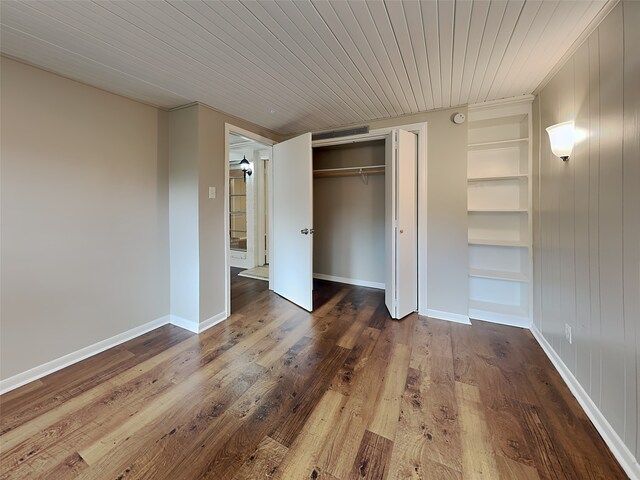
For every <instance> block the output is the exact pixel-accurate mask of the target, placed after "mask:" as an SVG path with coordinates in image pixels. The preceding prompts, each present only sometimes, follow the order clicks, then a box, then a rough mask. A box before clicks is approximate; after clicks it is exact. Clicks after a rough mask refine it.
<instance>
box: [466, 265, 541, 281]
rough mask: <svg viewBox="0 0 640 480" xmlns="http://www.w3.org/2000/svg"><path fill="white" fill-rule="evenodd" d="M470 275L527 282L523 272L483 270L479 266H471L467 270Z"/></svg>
mask: <svg viewBox="0 0 640 480" xmlns="http://www.w3.org/2000/svg"><path fill="white" fill-rule="evenodd" d="M469 276H470V277H480V278H493V279H496V280H512V281H515V282H528V281H529V279H528V278H527V276H526V275H525V274H524V273H520V272H503V271H499V270H483V269H480V268H472V269H470V270H469Z"/></svg>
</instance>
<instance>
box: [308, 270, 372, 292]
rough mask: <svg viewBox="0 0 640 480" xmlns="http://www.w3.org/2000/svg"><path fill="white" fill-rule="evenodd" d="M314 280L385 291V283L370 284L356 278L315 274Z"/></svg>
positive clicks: (367, 281)
mask: <svg viewBox="0 0 640 480" xmlns="http://www.w3.org/2000/svg"><path fill="white" fill-rule="evenodd" d="M313 278H317V279H318V280H327V281H329V282H337V283H346V284H348V285H357V286H359V287H369V288H377V289H378V290H384V283H380V282H370V281H369V280H358V279H356V278H345V277H336V276H335V275H325V274H324V273H314V274H313Z"/></svg>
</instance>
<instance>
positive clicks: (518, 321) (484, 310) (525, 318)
mask: <svg viewBox="0 0 640 480" xmlns="http://www.w3.org/2000/svg"><path fill="white" fill-rule="evenodd" d="M469 317H470V318H471V319H472V320H473V319H476V320H485V321H487V322H496V323H501V324H503V325H513V326H515V327H522V328H529V327H530V326H531V320H529V312H528V311H527V310H526V309H525V308H524V307H521V306H518V305H505V304H502V303H491V302H482V301H480V300H470V301H469Z"/></svg>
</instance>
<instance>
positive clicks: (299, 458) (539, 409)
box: [0, 277, 626, 480]
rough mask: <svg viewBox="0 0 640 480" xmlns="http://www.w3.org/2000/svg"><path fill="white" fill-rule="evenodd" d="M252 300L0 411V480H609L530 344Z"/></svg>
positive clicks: (365, 297) (380, 311)
mask: <svg viewBox="0 0 640 480" xmlns="http://www.w3.org/2000/svg"><path fill="white" fill-rule="evenodd" d="M265 287H266V282H261V281H259V280H251V279H244V278H241V277H239V279H238V277H235V280H234V299H235V300H234V314H233V315H232V316H231V317H230V318H229V319H228V320H227V321H225V322H223V323H221V324H219V325H217V326H215V327H213V328H211V329H209V330H207V331H206V332H204V333H202V334H201V335H200V336H199V337H198V336H197V335H194V334H191V333H189V332H187V331H185V330H182V329H180V328H178V327H174V326H165V327H162V328H159V329H157V330H155V331H153V332H150V333H148V334H146V335H143V336H141V337H139V338H136V339H134V340H132V341H130V342H127V343H125V344H123V345H120V346H119V347H117V348H113V349H111V350H108V351H106V352H103V353H101V354H99V355H96V356H95V357H92V358H90V359H88V360H85V361H83V362H81V363H78V364H76V365H73V366H71V367H69V368H66V369H64V370H62V371H60V372H57V373H55V374H52V375H49V376H48V377H45V378H43V379H41V380H38V381H36V382H33V383H32V384H29V385H26V386H24V387H22V388H20V389H17V390H14V391H13V392H10V393H8V394H5V395H4V396H2V398H1V399H0V402H1V403H0V406H1V411H2V418H1V429H0V432H1V437H0V442H1V446H2V453H1V457H0V472H1V478H3V479H5V478H6V479H9V478H11V479H22V478H29V479H36V478H41V479H57V478H61V479H67V478H83V479H118V480H124V479H132V478H136V479H137V478H147V479H151V478H153V479H172V480H173V479H199V478H211V479H223V480H226V479H265V478H270V479H286V480H297V479H332V480H336V479H383V478H389V479H397V478H414V479H436V480H441V479H459V478H465V479H474V478H486V479H499V478H504V479H538V478H539V479H587V478H606V479H616V478H626V476H625V475H624V473H623V472H622V471H621V469H620V467H619V466H618V465H617V463H616V461H615V460H614V459H613V457H612V456H611V454H610V453H609V450H608V449H607V447H606V446H605V444H604V442H603V441H602V439H601V438H600V436H599V435H598V433H597V432H596V430H595V429H594V427H593V426H592V425H591V423H590V422H589V420H588V419H587V417H586V416H585V414H584V412H583V411H582V410H581V409H580V407H579V405H578V404H577V402H576V401H575V399H574V398H573V397H572V396H571V394H570V393H569V391H568V389H567V388H566V386H565V385H564V384H563V382H562V380H561V378H560V377H559V375H558V374H557V373H556V372H555V370H554V369H553V367H552V366H551V364H550V363H549V362H548V360H547V359H546V357H545V355H544V353H543V352H542V350H541V349H540V348H539V347H538V345H537V344H536V342H535V340H534V339H533V338H532V336H531V335H530V334H529V332H527V331H525V330H520V329H516V328H511V327H502V326H497V325H492V324H488V323H483V322H474V325H473V326H466V325H458V324H452V323H448V322H443V321H438V320H431V319H428V318H425V317H419V316H417V315H412V316H410V317H407V318H405V319H404V320H402V321H393V320H391V319H390V318H389V317H388V315H387V312H386V309H385V307H384V295H383V293H382V292H380V291H376V290H371V289H366V288H357V287H348V286H342V285H338V284H331V283H327V282H318V283H317V285H316V290H315V292H314V303H315V306H316V310H315V312H314V313H313V314H309V313H307V312H305V311H302V310H301V309H299V308H297V307H296V306H294V305H292V304H291V303H289V302H287V301H285V300H284V299H282V298H280V297H278V296H277V295H275V294H273V293H271V292H269V291H268V290H266V288H265Z"/></svg>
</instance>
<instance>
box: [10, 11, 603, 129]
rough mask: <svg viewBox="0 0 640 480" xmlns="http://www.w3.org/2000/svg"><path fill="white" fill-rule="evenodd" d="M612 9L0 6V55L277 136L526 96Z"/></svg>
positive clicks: (143, 98) (168, 106) (137, 97)
mask: <svg viewBox="0 0 640 480" xmlns="http://www.w3.org/2000/svg"><path fill="white" fill-rule="evenodd" d="M612 3H615V0H562V1H560V0H476V1H474V2H471V1H453V0H439V1H413V0H411V1H384V2H383V1H370V2H360V1H344V0H335V1H324V0H318V1H298V2H293V1H283V0H278V1H272V0H269V1H238V2H220V1H207V2H205V1H188V2H182V1H155V2H139V1H100V2H97V1H96V2H94V1H82V2H50V1H18V0H3V1H2V2H0V9H1V12H0V13H1V34H2V35H1V43H0V49H1V51H2V53H4V54H6V55H10V56H12V57H15V58H18V59H22V60H24V61H26V62H28V63H32V64H35V65H38V66H41V67H43V68H45V69H48V70H51V71H54V72H56V73H60V74H62V75H65V76H68V77H70V78H73V79H77V80H79V81H82V82H85V83H88V84H91V85H95V86H98V87H101V88H104V89H106V90H109V91H113V92H116V93H119V94H122V95H125V96H128V97H132V98H135V99H139V100H141V101H144V102H147V103H150V104H153V105H157V106H160V107H166V108H171V107H176V106H179V105H184V104H186V103H190V102H193V101H199V102H202V103H205V104H207V105H210V106H212V107H214V108H217V109H219V110H222V111H224V112H227V113H229V114H232V115H235V116H238V117H240V118H244V119H247V120H250V121H252V122H254V123H256V124H259V125H261V126H263V127H266V128H270V129H271V130H273V131H277V132H280V133H285V134H288V133H296V132H304V131H317V130H321V129H325V128H330V127H336V126H340V125H347V124H352V123H358V122H364V121H370V120H374V119H380V118H389V117H396V116H400V115H405V114H412V113H417V112H421V111H426V110H431V109H434V108H444V107H449V106H457V105H464V104H470V103H478V102H483V101H487V100H495V99H500V98H507V97H513V96H516V95H522V94H528V93H531V92H532V91H533V90H534V89H535V88H536V87H537V86H538V85H539V84H540V83H541V82H542V80H543V79H544V78H545V77H546V76H547V75H548V74H549V72H550V71H551V70H552V68H553V67H554V65H555V64H556V63H557V62H558V60H559V59H560V58H562V57H563V55H564V54H565V53H566V52H567V51H568V50H569V49H570V47H571V45H572V44H573V43H574V42H575V41H576V39H578V38H579V37H580V35H581V34H582V33H583V32H584V31H585V29H586V28H587V27H588V26H589V25H590V24H591V23H592V22H593V20H594V19H595V18H596V17H598V16H599V15H602V13H603V11H604V10H606V9H607V8H610V6H611V5H612Z"/></svg>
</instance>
